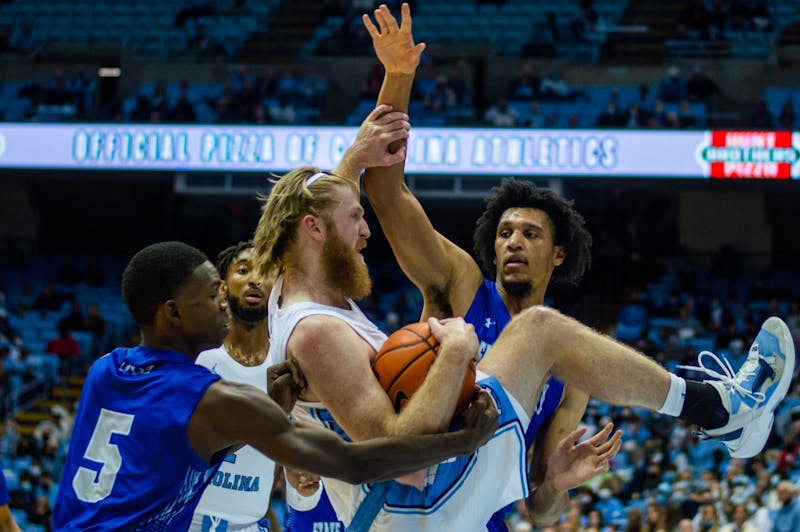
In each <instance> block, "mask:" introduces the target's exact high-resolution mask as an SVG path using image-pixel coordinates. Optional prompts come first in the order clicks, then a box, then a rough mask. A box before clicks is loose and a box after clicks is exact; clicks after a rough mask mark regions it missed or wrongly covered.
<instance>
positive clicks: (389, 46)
mask: <svg viewBox="0 0 800 532" xmlns="http://www.w3.org/2000/svg"><path fill="white" fill-rule="evenodd" d="M400 12H401V17H402V18H401V23H400V26H398V25H397V19H395V18H394V16H393V15H392V13H391V11H389V8H388V7H386V4H381V6H380V7H379V8H378V9H376V10H375V12H374V14H375V21H376V22H377V23H378V27H379V28H380V29H378V27H375V24H373V23H372V20H370V18H369V15H367V14H364V15H362V17H361V20H363V21H364V27H365V28H367V32H369V36H370V37H372V44H373V46H374V47H375V55H377V56H378V60H379V61H380V62H381V64H382V65H383V68H384V69H386V73H387V74H413V73H414V72H416V70H417V65H419V58H420V56H421V55H422V51H423V50H425V43H418V44H414V37H413V36H412V35H411V9H410V8H409V7H408V4H406V3H403V5H402V7H401V8H400Z"/></svg>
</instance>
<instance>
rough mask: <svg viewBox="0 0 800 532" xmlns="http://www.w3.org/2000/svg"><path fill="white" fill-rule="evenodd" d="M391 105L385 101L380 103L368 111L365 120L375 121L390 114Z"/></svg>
mask: <svg viewBox="0 0 800 532" xmlns="http://www.w3.org/2000/svg"><path fill="white" fill-rule="evenodd" d="M391 110H392V106H391V105H389V104H387V103H382V104H380V105H379V106H377V107H376V108H375V109H373V110H372V111H370V112H369V114H368V115H367V118H366V119H365V120H367V121H369V122H377V121H378V120H379V119H380V118H381V117H383V116H386V115H387V114H391V113H390V111H391Z"/></svg>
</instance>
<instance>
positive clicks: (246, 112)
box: [232, 80, 261, 122]
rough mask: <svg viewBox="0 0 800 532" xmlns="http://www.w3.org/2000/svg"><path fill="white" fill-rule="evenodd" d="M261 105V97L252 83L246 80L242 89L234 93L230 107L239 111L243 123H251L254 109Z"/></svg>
mask: <svg viewBox="0 0 800 532" xmlns="http://www.w3.org/2000/svg"><path fill="white" fill-rule="evenodd" d="M259 103H261V97H260V96H259V94H258V92H257V91H256V88H255V85H254V84H253V82H252V81H250V80H246V81H245V82H244V84H243V85H242V88H241V89H240V90H239V91H237V92H236V95H235V96H234V98H233V102H232V105H234V106H235V107H237V108H238V109H239V111H238V114H239V116H241V117H242V120H243V121H245V122H252V121H253V118H254V117H255V107H256V105H258V104H259Z"/></svg>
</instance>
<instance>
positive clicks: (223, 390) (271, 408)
mask: <svg viewBox="0 0 800 532" xmlns="http://www.w3.org/2000/svg"><path fill="white" fill-rule="evenodd" d="M496 426H497V411H496V409H494V407H493V406H492V405H491V400H490V399H489V397H488V396H487V395H483V396H482V397H480V398H479V400H477V401H476V402H475V404H474V405H473V406H472V407H471V408H470V410H468V411H467V415H466V428H465V429H464V430H461V431H458V432H451V433H445V434H435V435H426V436H403V437H389V438H380V439H375V440H370V441H368V442H362V443H347V442H345V441H344V440H342V439H341V438H340V437H339V436H338V435H336V434H335V433H334V432H332V431H328V430H325V429H320V428H317V427H310V426H305V425H302V424H298V423H295V422H292V421H291V420H290V419H289V418H288V416H287V415H286V414H285V413H284V412H283V411H282V410H281V408H280V407H279V406H278V405H277V404H276V403H275V402H274V401H272V400H271V399H270V398H269V397H268V396H267V395H266V394H265V393H264V392H262V391H261V390H258V389H257V388H254V387H252V386H247V385H238V384H234V383H230V382H227V381H218V382H216V383H214V384H213V385H211V386H210V387H209V389H208V391H207V392H206V394H205V396H204V397H203V399H202V400H201V401H200V404H198V406H197V408H196V410H195V413H194V415H193V416H192V419H191V421H190V423H189V428H188V431H187V432H188V435H189V440H190V442H191V444H192V446H193V448H194V449H195V451H196V452H197V453H198V454H199V455H200V456H201V457H203V458H205V459H210V458H211V457H212V456H213V455H214V454H216V453H218V452H220V451H224V450H225V449H227V448H230V447H232V446H237V445H240V444H241V443H247V444H249V445H251V446H253V447H254V448H256V449H257V450H258V451H260V452H262V453H264V454H266V455H267V456H269V457H270V458H272V459H273V460H275V461H276V462H278V463H281V464H285V465H287V466H289V467H292V468H295V469H298V470H300V471H308V472H310V473H316V474H320V475H324V476H329V477H333V478H339V479H342V480H345V481H347V482H351V483H359V482H374V481H380V480H386V479H389V478H393V477H394V476H396V475H399V474H405V473H410V472H413V471H416V470H418V469H419V468H422V467H427V466H429V465H433V464H435V463H438V462H440V461H442V460H444V459H446V458H447V457H450V456H455V455H459V454H469V453H470V452H472V451H473V450H474V449H475V448H477V447H479V446H480V445H482V444H483V443H485V442H486V441H488V439H489V438H490V437H491V434H492V433H493V432H494V429H495V428H496Z"/></svg>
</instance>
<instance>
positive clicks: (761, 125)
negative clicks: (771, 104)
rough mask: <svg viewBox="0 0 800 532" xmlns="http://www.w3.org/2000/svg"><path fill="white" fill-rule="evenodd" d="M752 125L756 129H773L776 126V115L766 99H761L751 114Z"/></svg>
mask: <svg viewBox="0 0 800 532" xmlns="http://www.w3.org/2000/svg"><path fill="white" fill-rule="evenodd" d="M749 125H750V127H752V128H755V129H773V128H774V127H775V116H774V115H773V114H772V111H770V110H769V108H768V107H767V102H766V100H763V99H762V100H760V101H759V102H758V104H757V105H756V108H755V109H754V110H753V113H752V114H751V115H750V123H749Z"/></svg>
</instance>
